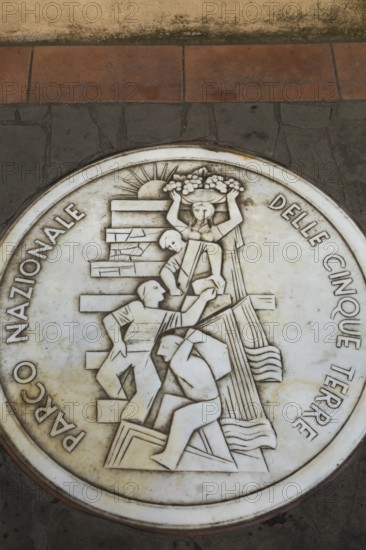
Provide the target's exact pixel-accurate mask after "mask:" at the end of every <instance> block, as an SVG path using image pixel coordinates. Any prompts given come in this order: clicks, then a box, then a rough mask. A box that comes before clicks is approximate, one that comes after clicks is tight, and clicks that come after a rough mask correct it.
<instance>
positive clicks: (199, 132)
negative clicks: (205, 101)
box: [181, 103, 213, 140]
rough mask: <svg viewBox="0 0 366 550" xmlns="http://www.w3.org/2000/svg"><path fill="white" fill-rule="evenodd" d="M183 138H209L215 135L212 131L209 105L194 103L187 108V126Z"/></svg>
mask: <svg viewBox="0 0 366 550" xmlns="http://www.w3.org/2000/svg"><path fill="white" fill-rule="evenodd" d="M181 137H182V139H186V140H191V139H200V138H201V139H207V138H212V137H213V136H212V135H211V133H210V121H209V112H208V108H207V105H202V104H200V103H193V104H192V105H189V107H188V109H187V119H186V127H185V130H184V131H183V133H182V136H181Z"/></svg>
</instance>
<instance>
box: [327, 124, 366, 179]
mask: <svg viewBox="0 0 366 550" xmlns="http://www.w3.org/2000/svg"><path fill="white" fill-rule="evenodd" d="M329 136H330V140H331V144H332V147H333V150H334V155H335V157H336V158H337V162H338V163H339V166H340V167H341V170H342V172H343V173H344V174H345V177H346V181H347V183H348V182H350V181H365V174H366V155H365V147H366V119H354V120H352V119H346V118H343V117H342V118H340V119H339V118H335V119H334V120H333V121H332V123H331V125H330V128H329Z"/></svg>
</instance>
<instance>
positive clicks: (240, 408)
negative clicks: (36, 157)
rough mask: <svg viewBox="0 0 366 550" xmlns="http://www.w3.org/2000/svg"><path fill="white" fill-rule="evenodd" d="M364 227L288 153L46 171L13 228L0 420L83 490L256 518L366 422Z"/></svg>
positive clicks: (307, 485) (157, 158) (55, 476)
mask: <svg viewBox="0 0 366 550" xmlns="http://www.w3.org/2000/svg"><path fill="white" fill-rule="evenodd" d="M365 264H366V243H365V238H364V237H363V235H362V234H361V233H360V231H359V229H358V228H357V227H356V225H355V224H354V223H353V222H352V220H350V218H349V217H348V216H347V214H345V213H344V212H343V210H341V208H339V207H338V206H337V205H336V204H335V203H334V202H333V201H332V200H330V199H329V198H328V197H327V196H325V195H324V194H323V193H321V192H320V191H319V190H318V189H316V188H315V187H313V186H312V185H311V184H310V183H308V182H306V181H304V180H303V179H302V178H300V177H298V176H297V175H295V174H293V173H292V172H289V171H288V170H287V169H285V168H282V167H280V166H278V165H275V164H273V163H271V162H269V161H266V160H261V159H257V158H254V157H251V156H249V155H246V154H243V153H236V152H231V151H228V150H216V149H208V148H204V147H199V146H191V145H187V146H184V145H180V146H171V147H159V148H153V149H143V150H140V151H135V152H130V153H125V154H120V155H117V156H114V157H112V158H108V159H106V160H104V161H102V162H99V163H96V164H93V165H90V166H88V167H87V168H85V169H83V170H81V171H79V172H77V173H74V174H72V175H71V176H69V177H67V178H65V179H64V180H62V181H61V182H59V183H58V184H57V185H54V186H53V187H52V188H50V189H48V190H47V191H46V192H45V193H44V194H43V195H42V196H40V197H39V198H38V199H37V200H36V201H35V202H34V203H33V204H32V205H31V206H29V207H28V208H27V210H26V211H25V212H23V214H22V216H21V217H20V218H19V219H18V220H17V221H16V222H15V223H14V224H13V225H12V226H11V227H10V228H9V229H8V231H7V232H6V234H5V235H4V236H3V238H2V242H1V286H0V305H1V319H2V339H1V347H0V353H1V371H0V387H1V390H0V400H1V403H0V406H1V437H2V441H3V443H4V445H5V446H6V447H7V448H8V449H9V450H10V451H11V452H12V453H13V454H15V455H16V457H17V458H18V460H19V461H20V462H21V463H22V465H23V466H24V467H25V468H26V470H27V471H28V472H29V473H30V474H31V475H33V476H35V477H36V478H37V479H39V480H40V481H41V482H42V483H43V484H45V485H46V486H47V487H49V488H50V490H51V491H53V492H54V493H56V494H57V495H59V496H60V497H65V498H66V499H67V500H68V501H70V502H71V503H74V504H76V505H78V506H81V507H83V508H84V509H87V510H91V511H94V512H96V513H99V514H102V515H104V516H106V517H108V518H111V519H117V520H120V521H124V522H126V523H129V524H132V525H135V526H141V527H147V528H154V529H171V530H185V531H187V530H205V529H221V528H223V527H226V526H233V525H235V524H240V523H242V522H250V521H258V520H259V519H261V518H263V517H265V516H268V515H269V514H272V515H273V514H275V513H277V512H278V511H280V509H281V508H283V507H284V506H288V505H289V504H292V503H293V502H295V501H296V500H297V499H299V498H301V497H303V496H304V495H306V494H307V493H308V492H309V491H310V490H311V489H312V488H314V486H316V485H317V484H319V483H320V482H322V481H323V480H325V479H326V478H328V477H329V476H330V475H331V474H332V473H333V472H334V471H335V470H336V469H338V468H339V466H340V465H341V464H342V463H344V462H345V460H346V459H347V458H348V457H349V456H350V455H351V454H352V452H353V451H354V449H355V448H356V447H357V445H358V444H359V443H360V441H361V440H362V438H363V436H364V435H365V431H366V427H365V421H364V418H365V414H366V399H365V395H364V385H365V376H366V349H365V318H364V311H365V309H366V288H365V278H364V272H365Z"/></svg>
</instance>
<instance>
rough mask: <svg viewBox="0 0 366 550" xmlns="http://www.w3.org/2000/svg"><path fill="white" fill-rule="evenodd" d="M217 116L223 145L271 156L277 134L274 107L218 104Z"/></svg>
mask: <svg viewBox="0 0 366 550" xmlns="http://www.w3.org/2000/svg"><path fill="white" fill-rule="evenodd" d="M215 114H216V123H217V128H218V139H219V141H220V142H222V143H223V144H225V145H226V144H227V145H231V146H234V147H235V146H237V147H240V148H243V149H246V150H248V151H251V152H256V154H257V155H264V156H267V157H268V156H272V154H273V150H274V147H275V143H276V137H277V133H278V123H277V120H276V118H275V116H274V106H273V104H269V103H260V104H256V105H250V104H221V103H218V104H215Z"/></svg>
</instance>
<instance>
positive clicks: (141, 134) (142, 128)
mask: <svg viewBox="0 0 366 550" xmlns="http://www.w3.org/2000/svg"><path fill="white" fill-rule="evenodd" d="M181 113H182V108H181V106H179V105H151V104H145V105H137V104H136V105H135V104H134V105H127V106H126V111H125V121H126V126H127V137H128V139H129V140H130V141H131V142H133V143H136V144H137V143H141V144H149V143H151V144H154V143H156V142H167V141H169V140H171V141H172V140H178V139H179V137H180V133H181Z"/></svg>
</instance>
